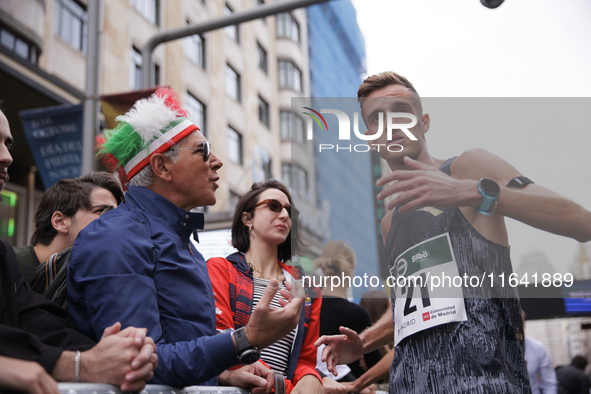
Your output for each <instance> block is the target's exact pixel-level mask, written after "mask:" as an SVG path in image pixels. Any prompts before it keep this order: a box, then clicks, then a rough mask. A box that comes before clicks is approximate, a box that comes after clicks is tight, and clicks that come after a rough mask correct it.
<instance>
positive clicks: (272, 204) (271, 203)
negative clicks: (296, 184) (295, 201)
mask: <svg viewBox="0 0 591 394" xmlns="http://www.w3.org/2000/svg"><path fill="white" fill-rule="evenodd" d="M261 205H267V206H268V207H269V209H270V210H271V211H273V212H277V213H281V211H283V208H285V210H286V211H287V214H288V215H289V217H290V219H295V218H297V217H298V215H299V214H300V211H298V210H297V209H295V208H294V207H292V206H291V205H283V204H281V203H280V202H279V201H277V200H273V199H268V200H263V201H261V202H260V203H258V204H257V205H255V206H254V208H253V209H255V208H257V207H260V206H261Z"/></svg>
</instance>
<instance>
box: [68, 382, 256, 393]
mask: <svg viewBox="0 0 591 394" xmlns="http://www.w3.org/2000/svg"><path fill="white" fill-rule="evenodd" d="M58 387H59V390H60V393H61V394H120V393H122V391H121V390H119V388H118V387H116V386H112V385H110V384H96V383H58ZM139 393H140V394H248V391H246V390H243V389H240V388H238V387H220V386H189V387H182V388H179V387H172V386H162V385H157V384H148V385H146V387H145V388H144V389H143V390H142V391H140V392H139Z"/></svg>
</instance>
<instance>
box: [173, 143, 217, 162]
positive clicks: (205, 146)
mask: <svg viewBox="0 0 591 394" xmlns="http://www.w3.org/2000/svg"><path fill="white" fill-rule="evenodd" d="M173 149H174V150H192V151H193V153H197V152H202V155H203V161H204V162H206V161H207V160H209V155H210V154H211V144H210V143H209V141H203V142H202V143H200V144H199V145H197V147H196V148H173Z"/></svg>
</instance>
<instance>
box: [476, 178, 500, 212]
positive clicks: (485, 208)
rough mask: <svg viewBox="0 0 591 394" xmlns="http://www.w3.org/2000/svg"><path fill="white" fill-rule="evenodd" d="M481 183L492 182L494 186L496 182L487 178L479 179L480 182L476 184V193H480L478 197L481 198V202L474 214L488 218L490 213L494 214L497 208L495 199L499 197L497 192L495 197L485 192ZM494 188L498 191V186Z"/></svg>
mask: <svg viewBox="0 0 591 394" xmlns="http://www.w3.org/2000/svg"><path fill="white" fill-rule="evenodd" d="M483 181H488V182H491V181H492V182H494V184H495V185H496V182H495V181H494V180H492V179H489V178H482V179H480V181H479V182H478V191H479V192H480V195H481V196H482V201H481V202H480V205H479V206H478V207H477V208H476V212H477V213H479V214H481V215H485V216H490V214H491V213H492V212H494V210H495V209H496V208H497V205H496V201H497V198H498V196H499V195H498V192H497V194H495V195H491V194H488V193H487V192H486V191H484V189H483V187H482V186H481V185H480V184H481V183H482V182H483ZM496 187H497V189H498V185H497V186H496Z"/></svg>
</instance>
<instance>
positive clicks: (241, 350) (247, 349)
mask: <svg viewBox="0 0 591 394" xmlns="http://www.w3.org/2000/svg"><path fill="white" fill-rule="evenodd" d="M232 335H234V339H235V340H236V344H237V345H238V360H240V363H241V364H242V365H248V364H252V363H254V362H256V361H258V359H259V358H261V351H260V350H259V349H257V348H256V347H254V346H252V345H251V344H250V343H248V339H246V332H245V331H244V327H241V328H239V329H238V330H236V331H234V332H233V333H232Z"/></svg>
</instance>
